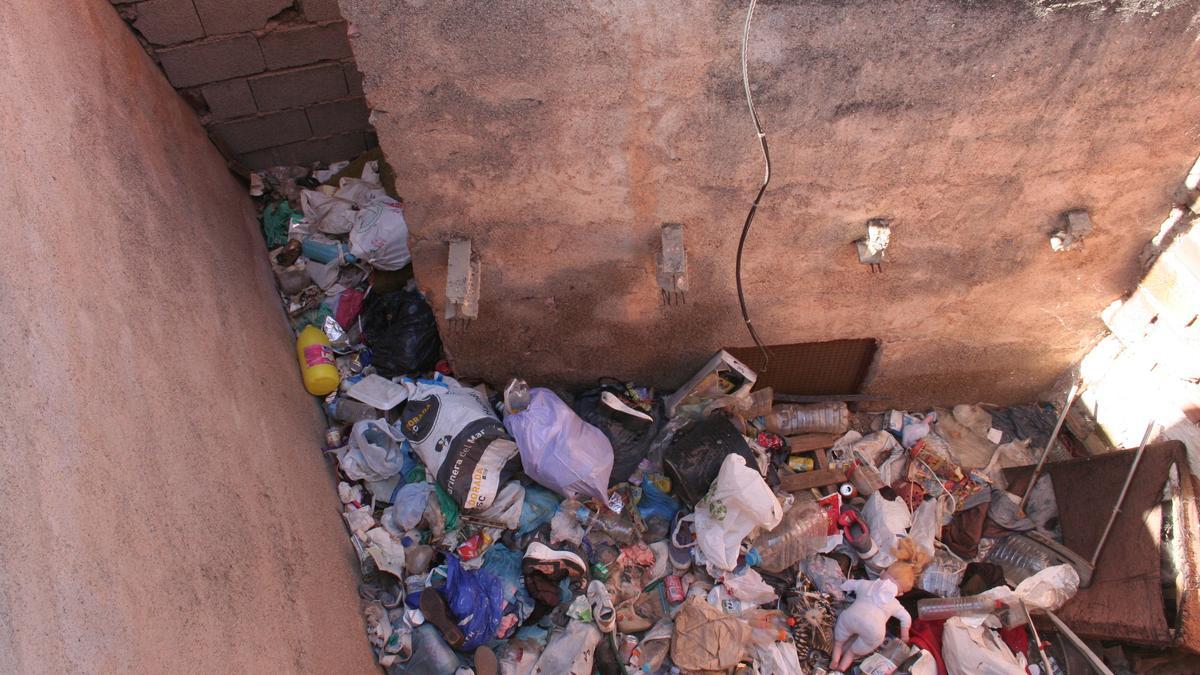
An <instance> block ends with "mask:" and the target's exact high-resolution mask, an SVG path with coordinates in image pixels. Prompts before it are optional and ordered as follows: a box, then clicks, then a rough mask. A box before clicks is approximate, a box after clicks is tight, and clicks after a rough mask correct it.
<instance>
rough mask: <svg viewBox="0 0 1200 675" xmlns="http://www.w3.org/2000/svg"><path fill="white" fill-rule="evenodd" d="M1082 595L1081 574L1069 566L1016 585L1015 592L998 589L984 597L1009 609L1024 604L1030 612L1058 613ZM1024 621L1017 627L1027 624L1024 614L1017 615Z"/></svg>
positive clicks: (1042, 572) (985, 594) (1058, 567)
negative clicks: (1061, 608) (996, 601)
mask: <svg viewBox="0 0 1200 675" xmlns="http://www.w3.org/2000/svg"><path fill="white" fill-rule="evenodd" d="M1078 592H1079V573H1078V572H1076V571H1075V568H1074V567H1071V566H1070V565H1055V566H1053V567H1047V568H1046V569H1044V570H1042V571H1041V572H1038V573H1037V574H1034V575H1033V576H1031V577H1029V578H1027V579H1025V580H1024V581H1022V582H1021V583H1019V584H1017V587H1016V588H1015V589H1011V590H1010V589H1009V588H1008V587H1007V586H997V587H995V588H993V589H990V590H987V591H984V592H983V593H982V594H981V596H982V597H986V598H991V599H995V600H999V601H1000V602H1003V603H1004V604H1006V605H1014V606H1015V605H1019V604H1020V603H1022V602H1024V603H1025V606H1026V607H1027V608H1028V609H1029V610H1030V611H1033V610H1037V609H1048V610H1050V611H1051V612H1053V611H1057V610H1058V609H1059V608H1060V607H1062V606H1063V605H1065V604H1067V601H1068V600H1070V599H1071V598H1073V597H1075V594H1076V593H1078ZM1015 615H1016V616H1019V617H1021V618H1022V620H1021V621H1019V622H1018V623H1024V620H1023V619H1024V614H1023V613H1021V612H1016V613H1015Z"/></svg>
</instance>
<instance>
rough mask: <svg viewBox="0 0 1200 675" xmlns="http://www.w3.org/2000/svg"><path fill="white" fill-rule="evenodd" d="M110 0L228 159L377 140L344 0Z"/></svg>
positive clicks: (338, 151) (341, 153)
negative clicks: (340, 8)
mask: <svg viewBox="0 0 1200 675" xmlns="http://www.w3.org/2000/svg"><path fill="white" fill-rule="evenodd" d="M111 1H112V4H113V5H114V7H115V8H116V10H117V11H118V12H119V13H120V14H121V16H122V17H124V19H125V20H126V22H128V23H129V25H130V26H131V27H132V28H133V31H134V33H135V34H136V35H137V36H138V38H139V40H141V42H142V45H143V46H144V47H145V48H146V51H147V52H148V53H149V54H150V56H151V57H152V58H153V59H154V60H155V61H156V62H157V63H158V64H159V65H160V66H161V67H162V69H163V72H164V73H165V74H166V76H167V79H168V80H170V82H171V84H172V85H174V86H175V88H176V89H177V90H178V91H179V92H180V94H182V95H183V97H184V98H185V99H186V100H187V101H188V102H189V103H191V104H192V106H193V107H194V108H195V109H196V112H197V113H198V114H199V115H200V118H201V122H203V123H204V125H205V127H206V128H207V129H208V131H209V134H210V135H211V136H212V138H213V140H214V142H216V144H217V146H218V147H219V148H221V151H222V152H224V153H225V154H226V156H227V157H228V158H229V159H231V160H236V161H237V162H239V163H241V164H243V165H245V166H246V167H248V168H251V169H258V168H264V167H267V166H272V165H276V164H310V163H312V162H316V161H324V162H335V161H338V160H342V159H350V158H353V157H354V156H356V155H358V154H359V153H361V152H363V151H364V150H366V149H368V148H370V147H373V146H374V145H376V141H375V134H374V131H373V130H372V129H371V125H370V121H369V118H370V109H369V108H368V107H367V103H366V99H365V98H364V96H363V86H362V74H361V73H359V72H358V68H357V67H356V66H355V64H354V59H353V55H352V54H351V52H350V43H349V40H348V39H347V37H346V22H345V21H344V20H343V19H342V17H341V15H340V13H339V11H338V5H337V0H239V1H238V2H237V3H230V1H229V0H111ZM233 4H236V5H237V9H236V11H234V10H231V6H232V5H233Z"/></svg>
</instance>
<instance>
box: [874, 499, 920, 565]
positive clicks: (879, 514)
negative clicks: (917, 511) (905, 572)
mask: <svg viewBox="0 0 1200 675" xmlns="http://www.w3.org/2000/svg"><path fill="white" fill-rule="evenodd" d="M862 515H863V519H864V520H866V521H867V529H869V530H870V531H871V540H872V541H874V542H875V546H876V547H878V548H879V553H877V554H875V555H876V557H875V558H872V560H871V563H872V564H873V565H875V566H878V567H879V568H880V569H882V568H885V567H887V566H888V565H891V564H892V563H893V562H895V561H896V557H895V556H894V555H892V551H894V550H896V539H897V538H898V537H899V536H900V535H902V534H904V533H905V532H907V531H908V528H909V527H911V526H912V514H910V513H909V512H908V506H906V505H905V504H904V502H903V501H901V500H899V499H884V498H883V495H882V494H880V493H878V492H876V493H875V494H873V495H871V497H870V498H869V499H867V505H866V506H864V507H863V510H862Z"/></svg>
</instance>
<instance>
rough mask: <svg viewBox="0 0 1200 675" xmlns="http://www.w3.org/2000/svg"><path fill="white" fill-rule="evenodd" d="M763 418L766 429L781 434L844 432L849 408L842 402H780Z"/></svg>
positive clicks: (848, 425)
mask: <svg viewBox="0 0 1200 675" xmlns="http://www.w3.org/2000/svg"><path fill="white" fill-rule="evenodd" d="M763 419H764V421H765V422H766V424H767V431H770V432H773V433H776V434H780V435H783V436H792V435H795V434H844V433H846V430H847V429H849V428H850V409H849V408H848V407H846V404H845V403H842V402H836V403H815V404H810V405H797V404H782V405H777V406H775V407H774V408H772V409H771V412H770V413H768V414H767V415H765V416H764V418H763Z"/></svg>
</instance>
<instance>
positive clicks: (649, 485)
mask: <svg viewBox="0 0 1200 675" xmlns="http://www.w3.org/2000/svg"><path fill="white" fill-rule="evenodd" d="M637 509H638V513H640V514H642V519H643V520H645V519H647V518H662V519H663V520H667V521H669V520H671V519H672V518H674V517H675V514H676V513H678V512H679V501H678V500H676V499H675V498H674V497H672V496H671V495H669V494H667V493H665V492H663V491H662V490H661V489H660V488H659V487H658V485H656V484H655V483H654V481H652V480H643V481H642V498H641V499H639V500H638V503H637Z"/></svg>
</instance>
